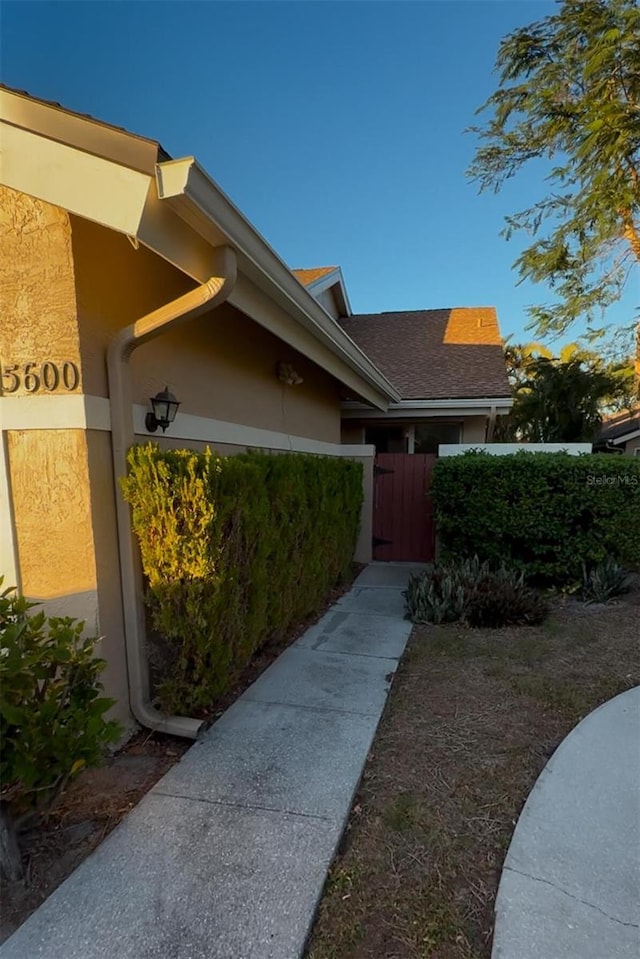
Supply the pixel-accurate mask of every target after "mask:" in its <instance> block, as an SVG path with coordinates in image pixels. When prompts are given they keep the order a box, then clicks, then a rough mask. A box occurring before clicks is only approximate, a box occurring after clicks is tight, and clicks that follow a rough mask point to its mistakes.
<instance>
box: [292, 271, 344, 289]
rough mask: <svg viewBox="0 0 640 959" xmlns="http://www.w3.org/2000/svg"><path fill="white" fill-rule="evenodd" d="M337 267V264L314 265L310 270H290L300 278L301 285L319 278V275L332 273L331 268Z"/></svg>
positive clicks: (307, 284)
mask: <svg viewBox="0 0 640 959" xmlns="http://www.w3.org/2000/svg"><path fill="white" fill-rule="evenodd" d="M337 269H338V267H337V266H316V267H313V268H312V269H310V270H292V271H291V272H292V273H293V274H294V275H295V276H296V277H297V278H298V279H299V280H300V282H301V283H302V285H303V286H309V285H310V284H311V283H314V282H315V281H316V280H319V279H320V277H321V276H326V275H327V273H332V272H333V270H337Z"/></svg>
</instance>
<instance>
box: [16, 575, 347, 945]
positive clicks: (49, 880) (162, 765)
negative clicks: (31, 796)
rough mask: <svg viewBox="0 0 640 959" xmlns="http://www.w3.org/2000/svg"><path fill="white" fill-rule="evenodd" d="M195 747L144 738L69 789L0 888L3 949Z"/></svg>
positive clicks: (254, 666) (265, 653)
mask: <svg viewBox="0 0 640 959" xmlns="http://www.w3.org/2000/svg"><path fill="white" fill-rule="evenodd" d="M362 568H363V567H362V566H361V565H358V564H354V566H353V575H352V579H351V581H350V582H349V583H348V584H345V585H344V586H341V587H337V588H336V589H334V590H333V592H332V593H331V595H330V596H329V597H327V600H326V602H325V603H324V604H323V606H322V608H321V609H320V610H318V611H317V612H316V613H315V614H314V615H313V616H310V617H309V618H308V619H307V620H305V622H304V623H300V624H299V626H298V627H297V628H296V629H295V630H292V631H291V632H289V633H288V634H287V635H286V636H280V637H277V638H275V639H274V640H273V641H272V642H271V643H269V644H268V645H267V646H265V647H264V648H263V649H262V650H261V651H260V652H259V653H258V655H257V656H255V657H254V659H253V661H252V662H251V663H250V664H249V666H247V668H246V669H244V670H243V671H242V672H241V673H240V674H239V675H238V677H237V679H236V681H235V682H234V683H233V684H232V686H231V688H230V689H229V691H228V692H227V693H225V695H224V696H223V697H221V698H220V699H219V700H217V701H216V702H215V703H212V704H211V707H210V708H209V709H208V710H205V711H204V713H203V718H205V719H206V720H207V721H209V722H215V720H216V719H217V718H218V717H219V716H221V715H222V713H223V712H224V711H225V710H226V709H227V708H228V707H229V706H230V705H231V704H232V703H233V702H235V700H236V699H237V698H238V696H240V695H241V694H242V693H243V692H244V691H245V689H247V688H248V687H249V686H250V685H251V683H253V682H254V681H255V680H256V679H257V678H258V676H260V674H261V673H263V672H264V670H265V669H267V667H268V666H270V665H271V663H272V662H273V661H274V660H275V659H276V658H277V657H278V656H279V655H280V653H281V652H282V651H283V650H284V649H286V647H287V646H289V645H290V644H291V643H292V642H294V641H295V640H296V639H297V638H298V637H299V636H301V635H302V634H303V633H304V632H305V631H306V630H307V629H308V628H309V627H310V626H311V625H313V623H315V622H317V620H318V619H319V618H320V617H321V616H322V615H323V614H324V613H325V612H326V611H327V609H328V608H329V607H330V606H331V605H333V603H335V602H336V601H337V600H338V599H339V598H340V596H342V595H343V594H344V593H345V592H347V591H348V590H349V589H350V585H351V582H352V581H353V579H355V577H356V576H357V575H358V573H359V572H360V571H361V570H362ZM190 745H191V743H190V741H188V740H184V739H177V738H175V737H172V736H163V735H160V734H155V733H149V731H148V730H146V731H142V732H140V733H138V734H136V735H135V736H134V737H133V738H132V739H131V740H130V741H129V742H128V743H127V744H126V745H125V746H124V748H123V749H121V750H120V751H119V752H118V753H117V754H116V755H114V756H113V757H111V758H109V759H107V760H105V762H104V764H103V765H102V766H101V767H100V768H98V769H88V770H85V771H84V772H82V773H81V774H80V775H79V776H78V778H77V779H76V780H75V781H74V782H72V783H71V784H70V785H69V786H68V787H67V789H66V790H65V792H64V794H63V795H62V796H60V798H59V799H58V801H57V802H56V804H55V805H54V807H53V808H52V810H51V812H50V814H49V815H48V817H47V818H46V820H44V821H42V822H40V823H39V825H37V826H35V827H34V828H33V829H31V830H30V831H29V832H27V833H25V835H23V836H22V837H21V842H20V846H21V849H22V851H23V861H24V864H25V867H26V869H25V871H26V879H25V882H24V883H16V884H14V885H11V886H9V885H7V884H6V883H2V885H1V886H0V904H1V906H2V908H1V910H0V943H1V942H4V940H5V939H7V938H8V936H10V935H11V934H12V933H13V932H14V931H15V930H16V929H17V928H18V926H19V925H21V924H22V923H23V922H24V921H25V919H27V918H28V917H29V916H30V915H31V913H32V912H33V911H34V909H36V908H37V907H38V906H39V905H40V904H41V903H42V902H44V900H45V899H46V898H47V896H49V895H50V894H51V893H52V892H53V891H54V889H56V888H57V886H59V885H60V883H61V882H63V880H64V879H66V877H67V876H68V875H69V874H70V873H71V872H73V870H74V869H75V868H76V867H77V866H79V865H80V863H81V862H82V860H83V859H86V857H87V856H88V855H89V854H90V853H91V852H93V850H94V849H95V848H96V846H98V845H99V844H100V843H101V842H102V841H103V839H105V837H106V836H108V834H109V833H110V832H111V830H112V829H114V828H115V826H117V825H118V823H119V822H120V820H121V819H122V818H123V816H125V815H126V814H127V813H128V812H129V810H131V809H132V808H133V807H134V806H135V805H136V804H137V803H138V802H139V801H140V800H141V799H142V797H143V796H144V795H145V793H147V792H148V791H149V790H150V789H151V787H152V786H154V785H155V784H156V783H157V781H158V780H159V779H161V778H162V776H164V774H165V773H166V772H167V771H168V770H169V769H170V768H171V766H173V765H174V763H176V762H178V761H179V760H180V758H181V757H182V756H183V755H184V753H185V752H186V751H187V749H188V748H189V746H190Z"/></svg>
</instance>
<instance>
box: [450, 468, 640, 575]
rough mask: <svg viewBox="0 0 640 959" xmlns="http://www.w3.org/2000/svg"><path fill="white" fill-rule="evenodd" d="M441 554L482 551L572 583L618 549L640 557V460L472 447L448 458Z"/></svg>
mask: <svg viewBox="0 0 640 959" xmlns="http://www.w3.org/2000/svg"><path fill="white" fill-rule="evenodd" d="M431 495H432V497H433V503H434V511H435V516H436V523H437V529H438V534H439V539H440V548H441V555H442V557H443V559H445V560H453V559H462V558H464V557H465V556H470V555H471V556H473V555H476V554H477V555H478V556H479V557H480V559H481V560H488V561H489V562H491V563H492V564H493V565H497V564H499V563H504V564H505V565H506V566H508V567H510V568H515V569H518V570H521V571H522V572H524V573H525V574H526V576H527V578H528V579H531V580H532V581H534V582H538V583H541V584H545V585H556V586H562V585H565V584H567V583H571V582H576V581H579V580H580V579H581V573H582V564H583V563H585V564H586V565H587V567H588V568H591V567H592V566H595V565H596V564H597V563H599V562H601V561H602V560H604V559H605V558H606V556H607V555H611V556H612V557H613V558H614V559H615V560H616V561H617V562H621V563H625V564H626V565H627V566H630V567H637V566H638V565H639V564H640V462H639V461H636V460H633V459H630V458H629V459H627V458H626V457H619V456H610V455H606V454H599V455H591V454H589V455H583V456H569V455H567V454H564V453H525V452H519V453H516V454H514V455H511V456H490V455H489V454H487V453H482V452H479V453H478V452H472V453H466V454H465V455H463V456H455V457H446V458H443V459H440V460H438V462H437V463H436V466H435V468H434V473H433V483H432V487H431Z"/></svg>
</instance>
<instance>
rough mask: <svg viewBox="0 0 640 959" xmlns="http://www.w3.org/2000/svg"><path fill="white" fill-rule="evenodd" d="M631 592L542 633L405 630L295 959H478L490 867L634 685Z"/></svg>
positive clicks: (489, 905)
mask: <svg viewBox="0 0 640 959" xmlns="http://www.w3.org/2000/svg"><path fill="white" fill-rule="evenodd" d="M639 621H640V592H639V591H638V590H637V589H636V590H635V591H634V593H633V594H631V595H629V596H627V597H625V598H624V599H623V600H620V601H618V602H616V603H612V604H611V605H609V606H606V607H594V606H592V607H585V606H581V605H579V604H576V603H572V602H570V603H567V604H566V605H564V606H562V605H559V606H557V607H556V608H555V609H554V612H553V614H552V616H551V618H550V619H549V621H548V622H547V623H545V624H544V625H543V626H540V627H535V628H532V627H527V628H520V629H504V630H468V629H462V628H459V627H457V626H447V627H417V628H416V629H414V632H413V634H412V638H411V640H410V643H409V646H408V649H407V652H406V654H405V657H404V660H403V662H402V664H401V666H400V669H399V671H398V674H397V676H396V679H395V681H394V685H393V688H392V692H391V695H390V698H389V703H388V706H387V709H386V711H385V715H384V717H383V720H382V722H381V725H380V728H379V730H378V734H377V737H376V740H375V743H374V746H373V750H372V753H371V755H370V757H369V761H368V763H367V766H366V769H365V773H364V776H363V780H362V783H361V788H360V791H359V795H358V799H357V802H356V804H355V806H354V809H353V811H352V815H351V819H350V824H349V830H348V832H347V835H346V839H345V843H344V850H343V852H342V854H341V855H340V856H339V857H338V859H337V860H336V862H335V863H334V865H333V867H332V870H331V873H330V876H329V878H328V880H327V885H326V889H325V893H324V897H323V900H322V903H321V906H320V910H319V913H318V918H317V921H316V925H315V927H314V931H313V935H312V938H311V941H310V946H309V950H308V953H307V955H308V959H488V957H489V956H490V954H491V938H492V931H493V904H494V899H495V893H496V889H497V884H498V880H499V876H500V869H501V866H502V862H503V860H504V856H505V853H506V850H507V848H508V845H509V841H510V838H511V835H512V832H513V828H514V825H515V823H516V821H517V818H518V815H519V812H520V810H521V808H522V805H523V803H524V801H525V800H526V798H527V795H528V794H529V792H530V790H531V788H532V786H533V784H534V782H535V780H536V778H537V777H538V775H539V773H540V771H541V770H542V768H543V766H544V764H545V763H546V761H547V760H548V758H549V757H550V755H551V754H552V753H553V751H554V749H555V748H556V747H557V746H558V744H559V743H560V742H561V741H562V739H563V738H564V737H565V736H566V735H567V733H568V732H569V731H570V730H571V729H572V727H573V726H574V725H575V724H576V723H577V722H578V721H579V720H580V719H581V718H582V717H583V716H585V715H586V714H587V713H588V712H590V711H591V710H592V709H594V708H595V707H596V706H598V705H599V704H601V703H602V702H605V701H606V700H607V699H610V698H611V697H612V696H615V695H616V694H617V693H619V692H622V691H623V690H625V689H628V688H630V687H631V686H634V685H637V684H639V683H640V656H639V649H638V622H639Z"/></svg>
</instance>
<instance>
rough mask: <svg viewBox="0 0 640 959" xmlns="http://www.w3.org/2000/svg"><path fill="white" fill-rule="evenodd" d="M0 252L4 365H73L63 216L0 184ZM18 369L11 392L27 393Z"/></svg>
mask: <svg viewBox="0 0 640 959" xmlns="http://www.w3.org/2000/svg"><path fill="white" fill-rule="evenodd" d="M0 250H1V251H2V255H1V256H0V356H1V357H2V362H3V364H4V366H5V368H6V366H11V365H13V364H18V365H19V366H20V367H21V368H22V367H24V364H26V363H37V364H38V365H39V364H41V363H43V362H45V361H46V360H50V361H51V362H54V363H57V364H62V363H63V362H64V361H65V360H69V361H71V362H75V363H79V361H80V344H79V337H78V327H77V323H76V295H75V284H74V271H73V256H72V250H71V229H70V223H69V216H68V214H67V213H66V212H65V211H64V210H60V209H58V207H55V206H51V205H50V204H49V203H44V202H43V201H42V200H36V199H34V198H33V197H29V196H25V195H24V194H23V193H17V192H16V191H15V190H11V189H9V188H8V187H4V186H0ZM20 373H21V378H22V381H23V382H22V385H21V387H20V389H19V390H18V391H17V394H16V395H21V394H24V393H25V392H27V391H26V390H25V388H24V370H23V369H21V370H20ZM5 381H6V382H8V378H7V377H5ZM78 388H79V389H80V388H81V383H80V384H79V387H78Z"/></svg>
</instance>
